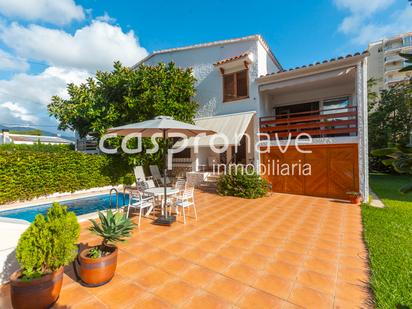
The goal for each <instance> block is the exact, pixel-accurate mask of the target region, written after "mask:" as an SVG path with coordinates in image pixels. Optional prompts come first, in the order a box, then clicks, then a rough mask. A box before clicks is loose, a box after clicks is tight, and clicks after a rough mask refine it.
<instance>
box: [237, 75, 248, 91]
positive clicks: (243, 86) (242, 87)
mask: <svg viewBox="0 0 412 309" xmlns="http://www.w3.org/2000/svg"><path fill="white" fill-rule="evenodd" d="M236 88H237V93H236V96H237V97H247V96H248V85H247V70H244V71H241V72H237V73H236Z"/></svg>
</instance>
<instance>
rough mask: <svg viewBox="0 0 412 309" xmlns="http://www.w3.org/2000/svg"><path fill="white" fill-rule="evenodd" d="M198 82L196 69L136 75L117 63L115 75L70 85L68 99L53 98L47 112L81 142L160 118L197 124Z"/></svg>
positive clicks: (144, 70) (142, 69)
mask: <svg viewBox="0 0 412 309" xmlns="http://www.w3.org/2000/svg"><path fill="white" fill-rule="evenodd" d="M195 81H196V80H195V78H194V76H193V74H192V71H191V69H189V68H188V69H182V68H178V67H176V66H175V64H174V63H169V64H163V63H161V64H158V65H156V66H145V65H140V66H139V67H138V68H136V69H132V68H128V67H124V66H122V65H121V63H120V62H115V63H114V68H113V71H112V72H102V71H98V72H97V73H96V76H95V77H94V78H89V79H88V80H87V82H86V83H83V84H81V85H75V84H68V86H67V90H68V93H69V98H68V99H63V98H61V97H59V96H54V97H52V102H51V103H50V104H49V105H48V110H49V113H50V115H51V116H54V117H55V118H57V119H58V121H59V129H61V130H67V129H71V130H76V131H77V132H78V133H79V135H80V136H81V137H84V136H86V135H87V134H88V133H90V132H94V133H96V134H97V135H99V136H101V135H102V134H104V132H105V131H106V130H107V129H108V128H110V127H113V126H119V125H124V124H128V123H134V122H139V121H144V120H148V119H152V118H153V117H155V116H158V115H166V116H173V117H174V118H175V119H176V120H180V121H185V122H192V121H193V117H194V116H195V114H196V111H197V103H196V102H193V101H192V98H193V96H194V95H195Z"/></svg>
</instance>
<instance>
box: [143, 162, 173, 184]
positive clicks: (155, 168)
mask: <svg viewBox="0 0 412 309" xmlns="http://www.w3.org/2000/svg"><path fill="white" fill-rule="evenodd" d="M149 169H150V173H151V174H152V176H153V178H154V180H155V181H156V183H157V184H158V186H159V187H160V186H167V185H170V184H171V183H172V182H171V180H170V178H169V177H167V176H166V183H165V184H164V183H163V182H164V179H163V176H162V174H160V170H159V167H158V166H157V165H150V166H149Z"/></svg>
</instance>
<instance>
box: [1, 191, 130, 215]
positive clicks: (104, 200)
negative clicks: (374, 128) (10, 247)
mask: <svg viewBox="0 0 412 309" xmlns="http://www.w3.org/2000/svg"><path fill="white" fill-rule="evenodd" d="M128 198H129V197H128V195H127V194H126V197H125V201H124V200H123V194H119V206H123V205H126V204H127V203H128ZM111 200H112V203H111V205H112V208H116V195H115V194H112V198H111ZM59 203H60V204H61V205H65V206H67V209H68V210H70V211H74V213H75V214H76V215H77V216H80V215H84V214H89V213H92V212H96V211H99V210H105V209H108V208H109V206H110V195H109V194H101V195H95V196H90V197H84V198H79V199H72V200H67V201H61V202H59ZM51 206H52V203H47V204H41V205H36V206H27V207H23V208H18V209H10V210H4V211H0V217H7V218H15V219H22V220H27V221H29V222H32V221H33V220H34V217H35V216H36V215H37V214H39V213H40V214H43V215H45V214H46V213H47V210H48V209H49V208H50V207H51Z"/></svg>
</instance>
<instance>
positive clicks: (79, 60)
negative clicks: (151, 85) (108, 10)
mask: <svg viewBox="0 0 412 309" xmlns="http://www.w3.org/2000/svg"><path fill="white" fill-rule="evenodd" d="M0 39H1V40H2V41H3V42H4V43H5V44H6V45H8V46H9V47H11V48H12V49H14V50H15V51H16V52H17V53H18V54H19V55H20V56H22V57H29V58H32V59H38V60H44V61H47V62H48V63H49V64H50V65H53V66H59V67H74V68H80V69H87V70H89V71H90V72H94V71H95V70H96V69H102V70H109V69H110V68H111V67H112V64H113V61H115V60H120V61H121V62H122V63H123V64H124V65H133V64H135V63H136V62H137V61H139V60H140V59H142V58H143V57H145V56H146V55H147V51H146V49H144V48H143V47H141V46H140V45H139V43H138V40H137V37H136V36H135V34H134V32H133V31H129V32H127V33H124V32H123V31H122V29H121V28H120V27H118V26H114V25H110V24H108V23H106V22H102V21H93V22H92V24H91V25H88V26H85V27H83V28H81V29H78V30H76V32H75V33H74V34H73V35H71V34H69V33H67V32H64V31H62V30H56V29H50V28H46V27H42V26H38V25H29V26H27V27H24V26H21V25H19V24H17V23H12V24H11V25H10V26H6V27H3V28H2V29H1V30H0Z"/></svg>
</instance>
